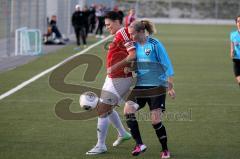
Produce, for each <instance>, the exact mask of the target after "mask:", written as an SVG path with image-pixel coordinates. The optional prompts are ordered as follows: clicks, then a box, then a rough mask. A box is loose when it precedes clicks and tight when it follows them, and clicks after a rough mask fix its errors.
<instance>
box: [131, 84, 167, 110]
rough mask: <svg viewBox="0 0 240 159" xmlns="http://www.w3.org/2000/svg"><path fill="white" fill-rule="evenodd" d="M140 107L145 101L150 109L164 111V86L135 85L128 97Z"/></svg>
mask: <svg viewBox="0 0 240 159" xmlns="http://www.w3.org/2000/svg"><path fill="white" fill-rule="evenodd" d="M128 100H130V101H133V102H135V103H137V104H138V105H139V108H138V110H139V109H142V108H143V107H144V106H145V105H146V103H147V104H148V105H149V109H150V110H154V109H159V108H160V109H161V110H162V111H165V109H166V108H165V100H166V88H165V87H158V86H136V87H135V88H134V89H133V90H132V92H131V94H130V95H129V97H128Z"/></svg>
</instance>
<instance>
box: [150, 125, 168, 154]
mask: <svg viewBox="0 0 240 159" xmlns="http://www.w3.org/2000/svg"><path fill="white" fill-rule="evenodd" d="M153 128H154V129H155V132H156V134H157V136H158V140H159V142H160V143H161V145H162V150H163V151H164V150H168V147H167V133H166V129H165V127H164V125H162V122H160V123H158V124H155V125H153Z"/></svg>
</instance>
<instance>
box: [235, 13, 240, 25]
mask: <svg viewBox="0 0 240 159" xmlns="http://www.w3.org/2000/svg"><path fill="white" fill-rule="evenodd" d="M239 17H240V14H239V15H238V16H236V18H235V22H236V23H237V19H238V18H239Z"/></svg>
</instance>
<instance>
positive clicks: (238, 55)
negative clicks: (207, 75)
mask: <svg viewBox="0 0 240 159" xmlns="http://www.w3.org/2000/svg"><path fill="white" fill-rule="evenodd" d="M230 40H231V42H232V43H233V45H234V56H233V58H234V59H240V33H239V31H238V30H236V31H233V32H231V34H230Z"/></svg>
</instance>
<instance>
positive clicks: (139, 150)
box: [132, 144, 147, 156]
mask: <svg viewBox="0 0 240 159" xmlns="http://www.w3.org/2000/svg"><path fill="white" fill-rule="evenodd" d="M146 149H147V146H146V145H144V144H140V145H136V146H135V147H134V149H133V151H132V155H133V156H138V155H139V154H140V153H143V152H145V151H146Z"/></svg>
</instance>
